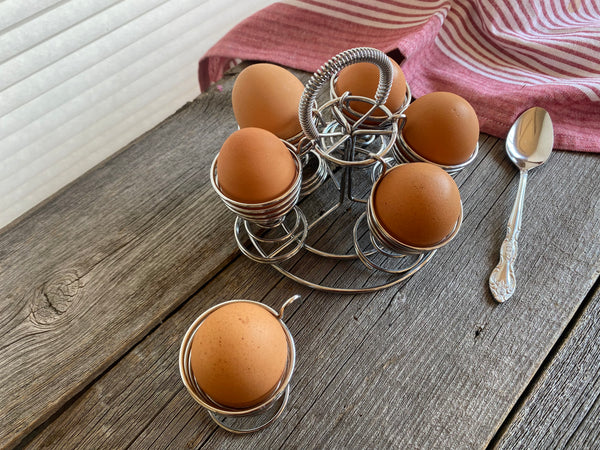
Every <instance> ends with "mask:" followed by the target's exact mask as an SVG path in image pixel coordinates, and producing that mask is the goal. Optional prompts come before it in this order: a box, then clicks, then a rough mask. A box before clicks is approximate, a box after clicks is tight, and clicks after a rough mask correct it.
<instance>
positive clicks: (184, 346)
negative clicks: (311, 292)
mask: <svg viewBox="0 0 600 450" xmlns="http://www.w3.org/2000/svg"><path fill="white" fill-rule="evenodd" d="M299 298H300V296H299V295H294V296H292V297H290V298H289V299H287V300H286V301H285V302H284V303H283V305H282V306H281V308H280V309H279V312H277V311H275V310H274V309H273V308H271V307H270V306H267V305H265V304H264V303H261V302H256V301H253V300H230V301H227V302H223V303H219V304H218V305H215V306H213V307H212V308H210V309H207V310H206V311H204V312H203V313H202V314H201V315H200V316H199V317H198V318H197V319H196V320H195V321H194V322H193V323H192V324H191V325H190V327H189V328H188V330H187V332H186V333H185V335H184V337H183V340H182V342H181V347H180V350H179V374H180V375H181V379H182V381H183V384H184V385H185V387H186V389H187V390H188V392H189V393H190V395H191V396H192V398H193V399H194V400H195V401H196V402H197V403H199V404H200V405H201V406H202V407H203V408H204V409H206V411H207V412H208V414H209V415H210V417H211V419H212V420H213V421H214V422H215V423H216V424H217V425H219V426H220V427H221V428H223V429H225V430H227V431H230V432H232V433H236V434H246V433H253V432H256V431H260V430H262V429H264V428H266V427H267V426H269V425H270V424H272V423H273V422H274V421H275V420H277V419H278V418H279V416H281V414H282V413H283V410H284V409H285V407H286V405H287V402H288V399H289V395H290V385H289V383H290V380H291V378H292V374H293V373H294V367H295V364H296V346H295V344H294V338H293V336H292V334H291V333H290V330H289V329H288V327H287V326H286V324H285V322H284V321H283V319H284V311H285V308H286V307H287V306H288V305H290V304H291V303H292V302H294V301H295V300H297V299H299ZM235 302H247V303H248V302H249V303H254V304H256V305H258V306H260V307H262V308H265V309H266V310H267V311H269V312H270V313H271V314H273V315H274V316H275V318H277V320H278V321H279V323H280V325H281V327H282V329H283V331H284V333H285V337H286V342H287V350H288V357H287V362H286V367H285V369H284V372H283V374H282V376H281V379H280V380H279V384H278V385H277V386H276V387H275V388H274V390H273V392H272V393H271V395H269V397H268V398H267V399H265V400H264V401H262V402H261V403H259V404H257V405H254V406H251V407H247V408H231V407H227V406H223V405H221V404H219V403H217V402H215V401H214V400H212V399H211V398H210V397H209V396H208V395H207V394H206V393H205V392H204V391H203V390H202V389H201V388H200V386H199V385H198V383H197V382H196V379H195V377H194V373H193V371H192V365H191V351H192V341H193V339H194V335H195V333H196V331H197V330H198V328H199V327H200V326H201V325H202V323H203V322H204V320H205V319H206V318H207V317H208V316H209V314H210V313H212V312H213V311H215V310H216V309H218V308H220V307H222V306H224V305H227V304H229V303H235Z"/></svg>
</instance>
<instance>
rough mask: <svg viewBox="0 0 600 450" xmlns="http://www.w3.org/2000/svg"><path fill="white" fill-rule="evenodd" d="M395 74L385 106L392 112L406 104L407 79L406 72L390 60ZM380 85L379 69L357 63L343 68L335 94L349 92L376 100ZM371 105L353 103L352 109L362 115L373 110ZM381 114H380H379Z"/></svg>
mask: <svg viewBox="0 0 600 450" xmlns="http://www.w3.org/2000/svg"><path fill="white" fill-rule="evenodd" d="M390 61H391V62H392V66H393V68H394V73H393V76H392V87H391V89H390V93H389V95H388V98H387V100H386V102H385V103H384V104H385V106H387V108H388V109H389V110H390V111H391V112H396V111H398V110H400V108H401V107H402V105H403V104H404V99H405V96H406V78H405V77H404V72H403V71H402V69H401V68H400V66H399V65H398V63H397V62H396V61H394V60H393V59H391V58H390ZM378 85H379V68H378V67H377V66H376V65H375V64H372V63H368V62H363V63H356V64H352V65H350V66H347V67H345V68H343V69H342V70H341V71H340V73H339V74H338V77H337V81H336V82H335V87H334V90H335V93H336V94H337V95H338V96H341V95H342V94H343V93H344V92H346V91H348V92H350V94H351V95H359V96H361V97H367V98H372V99H374V98H375V94H376V92H377V86H378ZM371 106H372V105H371V104H369V103H365V102H360V101H352V102H350V107H351V108H352V109H353V110H355V111H356V112H359V113H361V114H365V113H366V112H367V111H369V109H370V108H371ZM377 113H379V114H377ZM382 114H383V112H382V111H377V110H376V111H375V113H374V115H382Z"/></svg>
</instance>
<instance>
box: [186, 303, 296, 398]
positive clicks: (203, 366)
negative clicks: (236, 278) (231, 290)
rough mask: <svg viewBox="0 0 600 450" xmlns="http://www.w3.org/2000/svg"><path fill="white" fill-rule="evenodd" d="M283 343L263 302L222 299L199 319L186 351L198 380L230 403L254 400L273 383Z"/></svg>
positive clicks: (280, 370)
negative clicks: (217, 305) (221, 304)
mask: <svg viewBox="0 0 600 450" xmlns="http://www.w3.org/2000/svg"><path fill="white" fill-rule="evenodd" d="M287 357H288V345H287V339H286V334H285V331H284V330H283V327H282V325H281V323H280V322H279V320H278V319H277V318H276V317H275V316H274V315H273V314H271V313H270V312H269V311H268V310H266V309H265V308H264V307H262V306H260V305H257V304H255V303H251V302H247V301H240V302H232V303H225V304H224V305H223V306H221V307H219V308H217V309H216V310H214V311H213V312H211V313H210V314H209V315H208V316H207V317H206V319H205V320H204V321H203V322H202V323H201V324H200V326H199V327H198V329H197V330H196V333H195V334H194V338H193V340H192V347H191V352H190V363H191V367H192V373H193V374H194V377H195V379H196V382H197V383H198V386H199V387H200V389H202V391H204V393H206V394H207V395H208V396H209V397H210V398H211V399H212V400H213V401H215V402H217V403H219V404H220V405H223V406H227V407H231V408H247V407H252V406H256V405H259V404H260V403H262V402H264V401H266V400H268V397H269V396H270V395H272V394H273V392H274V391H275V390H276V388H277V387H278V384H279V382H280V380H281V378H282V376H283V374H284V372H285V368H286V364H287Z"/></svg>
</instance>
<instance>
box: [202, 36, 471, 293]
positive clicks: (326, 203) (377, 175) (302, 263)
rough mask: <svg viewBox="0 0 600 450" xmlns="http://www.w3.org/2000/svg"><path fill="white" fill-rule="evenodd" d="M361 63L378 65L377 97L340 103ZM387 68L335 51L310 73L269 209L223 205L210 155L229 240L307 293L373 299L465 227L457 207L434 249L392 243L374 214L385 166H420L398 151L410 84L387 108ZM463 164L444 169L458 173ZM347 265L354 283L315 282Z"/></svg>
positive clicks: (364, 50)
mask: <svg viewBox="0 0 600 450" xmlns="http://www.w3.org/2000/svg"><path fill="white" fill-rule="evenodd" d="M360 62H367V63H372V64H375V65H376V66H377V67H378V69H379V75H380V76H379V84H378V87H377V91H376V94H375V96H374V98H368V97H363V96H357V95H351V94H350V93H349V92H345V93H343V94H341V95H337V94H336V92H335V89H334V88H335V83H336V80H337V75H338V74H339V72H340V71H341V70H342V69H343V68H345V67H347V66H350V65H352V64H356V63H360ZM393 70H394V69H393V66H392V63H391V61H390V60H389V58H388V56H387V55H385V53H383V52H381V51H379V50H376V49H373V48H368V47H359V48H353V49H350V50H346V51H344V52H342V53H339V54H338V55H336V56H334V57H333V58H331V59H330V60H329V61H327V62H326V63H325V64H324V65H323V66H322V67H321V68H320V69H319V70H318V71H317V72H316V73H314V74H313V75H312V77H311V78H310V80H309V81H308V83H307V84H306V86H305V90H304V93H303V96H302V98H301V101H300V105H299V109H298V113H299V119H300V124H301V126H302V133H301V135H298V136H294V138H292V139H289V140H288V141H284V143H285V144H286V146H287V148H288V150H289V152H290V153H291V154H292V155H293V158H294V161H295V164H296V167H297V169H298V171H297V177H296V180H295V182H294V183H293V186H292V187H291V188H290V189H289V190H288V191H287V192H286V193H284V194H283V195H282V196H281V197H279V198H277V199H274V200H273V201H270V202H267V203H261V204H242V203H239V202H235V201H233V200H231V199H229V198H227V196H226V195H224V194H223V192H222V191H221V189H220V188H219V180H218V176H217V164H218V155H217V157H215V159H214V161H213V164H212V167H211V173H210V177H211V182H212V185H213V188H214V189H215V191H216V192H217V193H218V195H219V196H220V197H221V199H222V200H223V202H224V203H225V205H226V206H227V207H228V208H229V209H230V210H232V211H233V212H234V213H235V214H236V216H237V217H236V219H235V223H234V236H235V240H236V243H237V245H238V247H239V249H240V250H241V252H242V253H243V254H244V255H246V256H247V257H248V258H250V259H252V260H253V261H256V262H259V263H266V264H270V265H271V266H272V267H273V268H274V269H276V270H277V271H278V272H280V273H281V274H283V275H284V276H286V277H288V278H290V279H291V280H293V281H295V282H298V283H300V284H303V285H305V286H308V287H310V288H312V289H317V290H321V291H326V292H334V293H348V294H356V293H366V292H374V291H379V290H382V289H386V288H389V287H391V286H394V285H396V284H398V283H400V282H402V281H404V280H406V279H407V278H409V277H411V276H412V275H414V274H415V273H416V272H417V271H419V270H420V269H421V268H422V267H423V266H424V265H425V264H427V263H428V262H429V261H430V260H431V258H432V257H433V255H434V254H435V253H436V251H437V249H439V248H440V247H442V246H443V245H445V244H446V243H447V242H449V241H450V240H451V239H452V238H453V237H454V236H455V235H456V233H457V232H458V230H459V229H460V225H461V222H462V206H461V215H460V218H459V220H458V221H457V223H456V226H455V227H454V230H452V232H451V233H450V235H449V236H447V237H446V238H445V239H444V240H443V241H441V242H439V243H438V244H437V245H434V246H431V247H413V246H409V245H406V244H402V243H400V242H398V241H396V240H395V239H394V238H393V237H391V236H390V235H389V233H388V232H387V231H386V230H385V229H384V228H383V226H382V225H381V224H380V223H379V221H378V220H377V217H376V215H375V214H374V213H373V209H372V208H371V203H372V200H373V195H374V192H375V190H376V187H377V184H378V181H379V180H380V179H381V178H382V177H383V175H384V174H385V172H386V170H388V168H390V167H391V166H394V165H397V164H403V163H407V162H410V161H415V160H420V159H422V158H420V157H414V156H413V155H412V153H411V152H410V151H409V150H407V149H406V148H405V147H403V146H402V142H403V139H402V134H401V131H402V127H403V126H404V123H405V121H406V116H405V115H404V110H405V109H406V108H407V107H408V105H409V104H410V101H411V92H410V88H409V87H408V84H407V85H406V95H405V99H404V103H403V105H402V107H401V108H400V109H399V110H398V111H390V110H389V109H388V108H387V107H386V106H385V102H386V100H387V97H388V95H389V92H390V89H391V85H392V79H393ZM324 87H328V88H329V91H330V92H329V100H328V101H325V102H324V103H323V104H322V105H320V106H319V105H318V104H317V98H318V97H319V94H320V93H321V91H322V89H323V88H324ZM355 102H361V103H364V104H366V105H367V108H368V111H366V112H365V113H359V112H357V111H356V110H355V109H353V108H352V106H351V105H355V104H356V103H355ZM475 154H476V152H475V153H474V155H473V157H472V158H471V159H470V160H469V161H468V162H471V161H472V160H473V159H474V158H475ZM417 156H418V155H417ZM468 162H467V163H468ZM467 163H465V164H463V165H461V166H460V167H445V166H444V167H442V168H443V169H445V170H446V171H447V172H448V173H450V174H455V173H456V172H457V171H458V170H460V169H462V168H463V167H464V166H465V165H466V164H467ZM341 229H346V230H347V231H346V232H345V233H344V232H342V233H341V234H343V235H344V236H345V237H346V238H347V239H346V240H344V239H341V240H340V230H341ZM324 230H325V235H323V234H322V232H323V231H324ZM327 230H329V231H327ZM328 236H329V237H328ZM333 236H335V237H333ZM351 267H352V268H353V269H352V272H351V273H353V274H360V275H358V276H356V277H355V279H354V280H352V281H349V280H346V279H344V277H343V276H341V277H338V278H337V280H334V281H332V282H329V283H325V282H323V281H322V279H323V278H324V274H326V273H329V272H331V273H333V271H335V270H337V271H338V272H339V273H342V274H343V273H348V270H350V268H351ZM357 267H358V271H357Z"/></svg>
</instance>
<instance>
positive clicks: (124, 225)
mask: <svg viewBox="0 0 600 450" xmlns="http://www.w3.org/2000/svg"><path fill="white" fill-rule="evenodd" d="M226 82H227V81H225V83H226ZM229 83H230V84H231V80H229ZM230 90H231V86H229V87H228V91H230ZM234 129H235V124H234V120H233V115H232V112H231V107H230V106H229V97H228V96H227V95H226V94H221V93H220V92H218V91H217V90H216V89H215V90H214V91H211V92H209V93H206V94H204V95H203V96H202V97H201V98H200V99H199V100H198V101H196V102H193V103H191V104H188V105H186V106H185V107H183V108H182V109H181V110H180V111H179V112H178V113H177V114H175V115H174V116H172V117H171V118H169V119H168V120H166V121H165V122H163V123H162V124H161V125H160V126H158V127H156V128H155V129H154V130H152V131H151V132H149V133H147V134H145V135H144V136H142V137H140V138H139V139H138V140H136V141H135V142H134V143H132V144H131V145H130V146H129V147H128V148H126V149H125V150H124V151H122V152H121V153H120V154H118V155H117V156H115V157H113V158H111V159H109V160H108V161H107V162H106V163H104V164H102V165H100V166H99V167H97V168H95V169H94V170H92V171H91V172H89V173H87V174H86V175H85V176H83V177H82V178H80V179H78V180H76V181H75V182H74V183H72V184H71V185H70V186H68V187H67V188H66V189H64V190H63V191H62V192H61V193H59V194H58V195H56V196H54V197H53V198H52V199H51V200H50V201H48V202H46V203H45V204H43V205H42V206H40V207H39V208H37V209H36V210H34V211H32V212H31V213H29V214H27V215H26V216H25V217H24V218H23V219H22V220H20V221H18V222H17V223H16V224H14V225H13V226H10V227H8V228H6V229H4V230H3V232H2V233H1V234H0V269H1V270H0V336H1V338H0V339H1V340H0V361H2V364H1V366H0V379H2V383H1V385H0V409H1V410H2V414H1V415H0V443H2V444H3V445H9V446H10V445H13V444H14V443H16V442H18V441H19V440H20V439H22V438H23V437H24V436H26V434H27V433H28V432H30V431H31V430H32V429H34V428H35V426H37V425H39V424H40V423H42V422H43V421H44V420H45V419H47V418H48V417H49V416H50V415H51V414H53V413H54V412H55V411H57V409H58V408H60V406H61V405H62V404H64V403H65V402H66V401H67V400H69V399H70V398H72V397H73V396H74V395H75V394H76V393H77V392H79V391H80V390H81V389H82V388H83V387H84V386H86V385H87V384H88V383H90V382H91V381H92V380H93V379H94V378H95V377H97V376H98V375H99V374H101V373H102V372H103V371H104V370H105V369H106V368H107V367H109V366H110V365H111V364H112V363H114V362H115V361H116V360H117V359H118V358H119V357H120V356H121V355H123V354H124V353H125V352H126V351H127V350H129V348H131V346H133V345H134V344H135V343H136V342H138V341H139V340H140V339H142V338H143V337H144V336H145V335H146V334H147V333H148V331H150V330H151V329H152V328H154V327H155V326H156V325H157V324H159V323H160V321H161V320H162V319H163V318H164V317H165V316H166V315H167V314H168V313H169V312H170V311H172V310H173V309H174V308H175V307H177V306H178V305H179V304H180V303H181V302H182V301H184V300H185V299H187V298H188V297H189V296H190V295H191V294H192V293H193V292H195V291H196V290H197V289H198V288H199V287H200V286H201V285H202V284H203V283H205V282H206V281H207V280H208V279H210V278H211V277H212V276H213V275H214V274H215V273H216V272H217V271H218V270H219V268H220V267H222V266H223V265H224V264H226V263H227V261H228V260H230V259H231V258H232V256H233V255H234V254H236V253H237V249H236V248H235V244H234V243H233V242H232V241H231V240H230V239H229V238H224V236H223V233H222V232H221V228H222V223H223V222H224V220H225V219H224V218H225V217H228V214H229V213H228V212H227V210H226V209H225V207H224V206H223V205H222V203H221V202H220V201H219V200H218V199H217V198H215V196H214V195H212V193H211V189H210V181H209V167H210V163H211V162H212V158H213V157H214V155H215V154H216V153H217V151H218V149H219V147H220V145H221V143H222V142H223V141H224V140H225V138H226V137H227V136H228V135H229V133H231V132H232V131H233V130H234ZM208 255H210V257H208Z"/></svg>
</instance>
